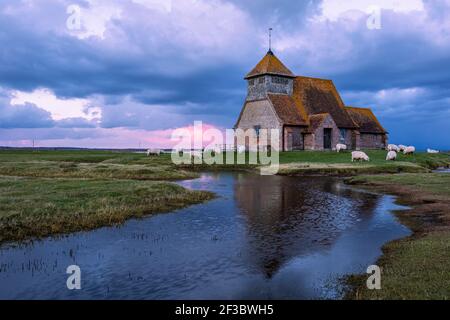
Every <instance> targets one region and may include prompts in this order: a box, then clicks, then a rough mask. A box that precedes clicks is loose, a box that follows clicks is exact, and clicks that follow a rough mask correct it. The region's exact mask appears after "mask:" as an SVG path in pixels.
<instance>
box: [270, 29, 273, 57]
mask: <svg viewBox="0 0 450 320" xmlns="http://www.w3.org/2000/svg"><path fill="white" fill-rule="evenodd" d="M272 30H273V29H272V28H269V52H272Z"/></svg>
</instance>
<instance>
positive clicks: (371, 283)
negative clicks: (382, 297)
mask: <svg viewBox="0 0 450 320" xmlns="http://www.w3.org/2000/svg"><path fill="white" fill-rule="evenodd" d="M367 274H370V276H369V278H368V279H367V282H366V285H367V289H369V290H381V268H380V267H379V266H377V265H372V266H369V267H368V268H367Z"/></svg>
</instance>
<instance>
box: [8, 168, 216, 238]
mask: <svg viewBox="0 0 450 320" xmlns="http://www.w3.org/2000/svg"><path fill="white" fill-rule="evenodd" d="M212 197H213V195H212V194H210V193H208V192H201V191H190V190H187V189H185V188H182V187H180V186H178V185H175V184H172V183H167V182H155V181H136V180H91V179H55V178H52V179H49V178H26V177H5V176H2V177H0V243H1V242H3V241H11V240H23V239H27V238H29V237H43V236H48V235H52V234H61V233H68V232H74V231H80V230H90V229H94V228H97V227H102V226H111V225H116V224H120V223H122V222H124V221H125V220H126V219H129V218H141V217H143V216H145V215H148V214H153V213H158V212H165V211H171V210H174V209H179V208H182V207H184V206H187V205H190V204H195V203H200V202H203V201H205V200H208V199H211V198H212Z"/></svg>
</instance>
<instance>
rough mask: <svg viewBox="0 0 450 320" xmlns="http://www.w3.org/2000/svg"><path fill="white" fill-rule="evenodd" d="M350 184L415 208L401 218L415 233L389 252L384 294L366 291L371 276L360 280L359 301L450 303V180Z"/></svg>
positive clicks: (412, 177) (431, 177)
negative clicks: (375, 191)
mask: <svg viewBox="0 0 450 320" xmlns="http://www.w3.org/2000/svg"><path fill="white" fill-rule="evenodd" d="M349 183H352V184H358V185H365V186H369V187H370V188H371V189H374V188H375V189H378V190H379V191H382V192H389V193H392V194H395V195H398V196H399V202H400V203H401V204H405V205H409V206H411V207H412V209H410V210H406V211H400V212H398V213H397V215H398V217H399V218H400V220H401V221H402V223H404V224H406V225H408V226H409V227H410V228H411V229H413V230H414V232H415V233H414V235H413V236H412V237H409V238H407V239H402V240H400V241H394V242H391V243H389V244H387V245H386V246H385V247H384V248H383V251H384V255H383V257H382V258H381V259H380V261H379V262H378V264H379V265H380V266H382V268H383V272H382V290H374V291H370V290H368V289H367V288H366V287H365V285H364V284H365V280H366V279H367V276H366V275H364V276H354V277H351V278H350V279H349V283H350V284H352V285H355V286H356V289H355V290H354V291H353V292H352V294H351V295H350V296H349V297H350V298H353V299H446V300H449V299H450V174H449V173H433V174H399V175H373V176H359V177H355V178H351V179H350V180H349Z"/></svg>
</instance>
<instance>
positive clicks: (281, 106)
mask: <svg viewBox="0 0 450 320" xmlns="http://www.w3.org/2000/svg"><path fill="white" fill-rule="evenodd" d="M268 97H269V100H270V102H271V103H272V106H273V108H274V109H275V112H276V113H277V115H278V117H279V118H280V119H281V121H282V122H283V124H285V125H294V126H306V125H308V123H307V121H306V119H305V118H303V117H302V115H301V113H300V112H299V110H298V108H297V106H296V103H295V101H294V99H292V97H291V96H288V95H284V94H268Z"/></svg>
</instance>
